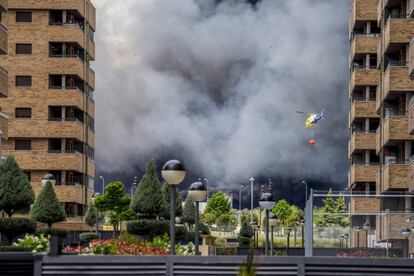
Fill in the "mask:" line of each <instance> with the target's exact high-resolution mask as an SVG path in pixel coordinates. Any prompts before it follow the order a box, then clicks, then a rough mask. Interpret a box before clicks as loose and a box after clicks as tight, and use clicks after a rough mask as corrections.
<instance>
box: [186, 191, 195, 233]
mask: <svg viewBox="0 0 414 276" xmlns="http://www.w3.org/2000/svg"><path fill="white" fill-rule="evenodd" d="M195 212H196V206H195V204H194V202H193V201H192V200H191V198H190V197H189V196H187V199H186V200H185V203H184V210H183V221H184V222H185V223H188V225H189V228H190V229H191V225H193V224H194V221H195Z"/></svg>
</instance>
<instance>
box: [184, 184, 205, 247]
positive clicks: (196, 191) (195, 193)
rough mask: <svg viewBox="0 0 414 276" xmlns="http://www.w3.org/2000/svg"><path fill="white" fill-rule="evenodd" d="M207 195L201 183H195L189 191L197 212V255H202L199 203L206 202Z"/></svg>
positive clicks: (195, 242)
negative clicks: (200, 249)
mask: <svg viewBox="0 0 414 276" xmlns="http://www.w3.org/2000/svg"><path fill="white" fill-rule="evenodd" d="M206 195H207V187H206V186H205V185H204V184H203V183H202V182H201V181H198V182H194V183H193V184H191V186H190V188H189V190H188V196H189V197H190V199H191V200H192V201H194V202H195V204H196V210H195V218H194V220H195V235H194V236H195V240H194V245H195V254H196V255H200V251H199V240H200V219H199V212H200V210H199V208H200V207H199V202H200V201H204V200H205V199H206Z"/></svg>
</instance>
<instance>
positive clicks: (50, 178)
mask: <svg viewBox="0 0 414 276" xmlns="http://www.w3.org/2000/svg"><path fill="white" fill-rule="evenodd" d="M48 182H50V183H52V186H55V184H56V178H55V176H54V175H53V174H50V173H47V174H45V175H44V176H43V177H42V185H43V186H45V185H46V183H48Z"/></svg>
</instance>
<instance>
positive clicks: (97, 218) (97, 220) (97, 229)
mask: <svg viewBox="0 0 414 276" xmlns="http://www.w3.org/2000/svg"><path fill="white" fill-rule="evenodd" d="M99 195H100V193H98V192H97V193H95V194H94V195H93V201H94V203H95V199H96V197H97V196H99ZM94 207H95V217H96V233H99V211H98V208H96V206H94Z"/></svg>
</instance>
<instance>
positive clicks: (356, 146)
mask: <svg viewBox="0 0 414 276" xmlns="http://www.w3.org/2000/svg"><path fill="white" fill-rule="evenodd" d="M350 141H351V144H350V152H349V154H352V153H353V152H354V151H355V150H375V132H368V131H363V132H354V133H352V135H351V140H350Z"/></svg>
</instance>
